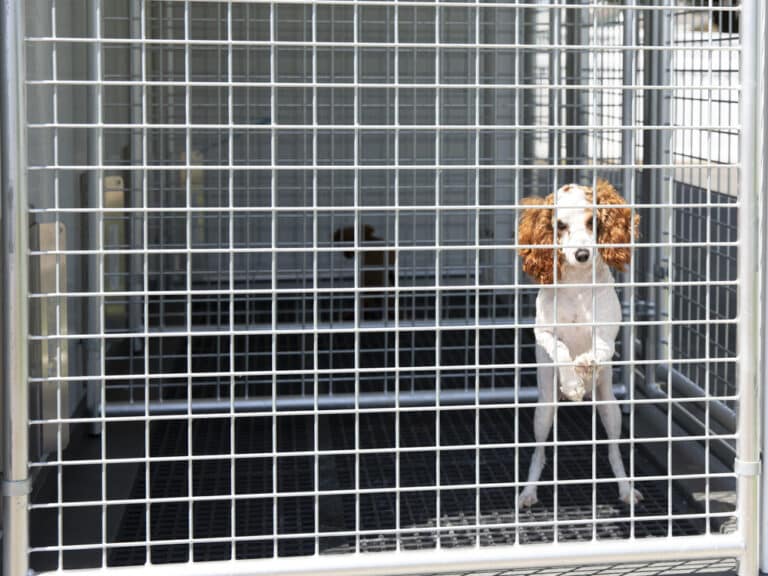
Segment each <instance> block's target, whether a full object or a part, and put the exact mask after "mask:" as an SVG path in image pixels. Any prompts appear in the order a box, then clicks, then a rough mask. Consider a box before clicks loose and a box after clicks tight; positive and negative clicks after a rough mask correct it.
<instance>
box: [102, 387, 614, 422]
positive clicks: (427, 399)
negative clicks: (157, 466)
mask: <svg viewBox="0 0 768 576" xmlns="http://www.w3.org/2000/svg"><path fill="white" fill-rule="evenodd" d="M614 390H615V393H616V396H617V397H624V396H625V395H626V387H625V386H623V385H622V386H616V387H614ZM538 398H539V393H538V389H537V388H533V387H524V388H520V389H519V390H516V389H515V388H492V389H488V390H483V389H480V390H475V389H467V390H442V391H440V392H439V395H438V394H437V393H436V392H435V391H434V390H425V391H405V392H400V393H395V392H379V393H362V392H361V393H360V394H358V395H355V394H327V395H326V394H323V395H319V396H318V397H317V398H316V399H315V398H313V397H312V396H278V397H277V398H276V399H274V400H273V399H272V398H236V399H235V400H234V401H230V400H197V399H195V400H192V402H191V403H190V402H188V401H186V400H165V401H155V400H153V401H151V402H149V403H148V405H147V404H144V403H143V402H108V403H107V405H106V409H105V410H104V414H105V415H106V416H107V417H110V416H126V415H141V414H146V413H147V409H148V410H149V414H189V413H192V414H196V413H203V412H222V413H229V412H230V411H231V410H232V409H234V411H235V412H239V411H244V410H247V411H254V412H268V411H271V410H273V409H277V410H287V411H291V410H312V409H315V408H317V409H318V410H326V409H353V408H387V407H393V406H396V405H397V406H407V407H413V406H424V407H425V408H428V407H430V406H432V407H434V406H442V405H466V406H467V407H472V406H474V405H475V401H478V402H480V403H483V404H492V403H495V402H514V401H515V400H517V401H519V402H536V401H537V400H538Z"/></svg>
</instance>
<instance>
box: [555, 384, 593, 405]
mask: <svg viewBox="0 0 768 576" xmlns="http://www.w3.org/2000/svg"><path fill="white" fill-rule="evenodd" d="M560 393H561V394H562V395H563V397H565V398H566V399H568V400H570V401H571V402H581V401H582V400H583V399H584V395H585V394H586V393H587V390H586V388H585V387H584V383H583V382H582V381H581V380H571V381H570V382H564V383H563V384H561V385H560Z"/></svg>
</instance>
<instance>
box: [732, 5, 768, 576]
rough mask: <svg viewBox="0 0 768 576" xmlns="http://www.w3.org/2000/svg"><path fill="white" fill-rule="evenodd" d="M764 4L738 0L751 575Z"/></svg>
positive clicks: (745, 522)
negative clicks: (760, 95)
mask: <svg viewBox="0 0 768 576" xmlns="http://www.w3.org/2000/svg"><path fill="white" fill-rule="evenodd" d="M764 12H765V4H764V3H763V2H761V1H759V0H744V3H743V4H742V14H741V22H742V29H741V46H742V49H741V143H740V147H739V148H740V150H741V155H742V156H741V171H740V172H741V173H740V179H741V185H740V187H739V216H738V224H739V226H738V233H739V247H738V250H739V255H738V271H739V293H738V296H739V300H738V302H739V323H738V332H737V336H736V341H737V343H738V350H739V358H740V360H741V361H740V362H739V368H738V383H739V392H738V398H739V423H738V440H737V445H736V448H737V459H736V463H735V472H736V473H737V474H738V485H737V489H738V492H737V513H738V526H739V533H740V534H741V536H742V538H743V540H744V553H743V555H742V558H741V562H740V564H739V574H740V575H741V576H753V575H754V574H757V571H758V536H759V533H760V519H759V515H758V506H759V501H758V488H759V479H760V476H759V460H760V443H759V432H758V427H759V423H760V402H759V401H755V400H756V399H759V398H760V388H759V380H758V371H757V364H758V358H759V357H758V342H759V340H758V338H757V336H758V321H757V319H758V315H757V314H752V313H751V312H750V310H755V309H756V308H755V307H756V306H757V305H758V295H759V292H758V282H759V278H760V260H759V258H758V226H759V214H760V211H759V210H758V203H759V199H760V196H761V193H760V191H761V185H762V182H761V179H760V173H759V167H760V162H761V160H762V158H763V156H762V150H761V145H762V139H761V136H762V134H761V132H760V130H759V129H758V124H757V122H758V120H760V105H761V104H762V102H761V100H760V97H759V90H760V89H762V88H763V87H764V86H763V82H764V79H763V78H762V77H761V76H760V74H759V72H760V64H761V58H760V55H759V50H758V49H757V48H758V46H759V42H760V39H761V38H763V39H764V38H765V36H764V34H765V18H764Z"/></svg>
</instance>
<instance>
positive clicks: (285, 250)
mask: <svg viewBox="0 0 768 576" xmlns="http://www.w3.org/2000/svg"><path fill="white" fill-rule="evenodd" d="M293 212H296V211H295V210H294V211H293ZM738 245H739V243H738V242H737V241H734V242H727V241H724V242H646V243H643V244H639V243H629V242H610V243H609V242H603V243H600V244H590V243H587V242H585V243H583V244H582V246H584V247H594V248H665V247H672V246H673V247H675V248H702V247H717V248H726V247H729V246H730V247H737V246H738ZM525 248H535V249H539V250H545V249H547V248H549V249H550V250H554V249H555V248H557V249H560V248H561V247H560V246H559V245H555V244H489V245H483V244H472V245H468V244H458V245H449V246H446V245H441V244H430V245H426V246H425V245H414V246H402V245H401V246H392V247H390V246H387V245H382V246H375V247H370V246H357V247H355V246H328V247H327V248H326V247H314V246H306V247H304V246H299V247H288V246H286V247H278V246H273V247H242V248H235V247H230V246H222V247H220V248H191V247H190V248H134V249H131V248H126V249H100V250H99V249H93V250H55V249H54V250H31V251H30V252H29V255H30V256H45V255H51V256H54V255H57V254H58V255H62V256H87V255H98V254H104V255H110V254H114V255H122V254H137V255H138V254H169V255H173V254H178V255H181V254H259V253H261V254H272V253H277V254H290V253H294V254H295V253H301V254H303V253H317V252H320V253H334V252H336V253H339V254H344V253H346V252H351V251H355V252H358V253H360V254H365V253H367V252H371V253H377V254H378V253H380V252H382V251H387V252H433V251H437V252H464V251H467V250H488V249H496V250H503V249H506V250H520V249H525ZM380 268H384V266H383V265H381V266H380ZM603 283H604V284H607V283H609V282H603ZM569 286H570V284H569Z"/></svg>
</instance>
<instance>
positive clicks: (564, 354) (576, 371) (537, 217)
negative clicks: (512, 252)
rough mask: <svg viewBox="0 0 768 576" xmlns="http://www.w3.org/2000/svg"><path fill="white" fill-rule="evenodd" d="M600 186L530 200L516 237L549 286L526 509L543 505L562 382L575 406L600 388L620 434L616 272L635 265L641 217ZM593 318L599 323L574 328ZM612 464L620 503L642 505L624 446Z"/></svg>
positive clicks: (612, 434) (612, 429) (528, 264)
mask: <svg viewBox="0 0 768 576" xmlns="http://www.w3.org/2000/svg"><path fill="white" fill-rule="evenodd" d="M595 188H596V195H595V194H594V193H593V190H592V188H589V187H586V186H579V185H577V184H568V185H565V186H563V187H561V188H560V189H559V190H558V191H557V192H556V193H554V194H550V195H549V196H547V197H546V198H535V197H531V198H525V199H524V200H523V204H524V205H526V206H527V207H526V208H525V209H524V210H523V212H522V215H521V217H520V220H519V227H518V236H517V241H518V243H519V244H520V245H521V246H522V248H521V249H520V257H521V259H522V264H523V271H524V272H525V273H526V274H528V275H529V276H530V277H532V278H533V279H534V280H536V281H537V282H538V283H539V284H541V285H542V287H541V288H540V289H539V293H538V295H537V297H536V323H535V327H534V334H535V337H536V362H537V363H538V366H537V381H538V389H539V402H540V404H538V405H537V406H536V410H535V414H534V436H535V438H536V442H537V443H538V444H539V445H537V446H536V448H535V450H534V453H533V457H532V459H531V465H530V468H529V471H528V480H527V483H526V485H525V487H524V488H523V490H522V492H521V493H520V497H519V500H518V507H520V508H526V507H530V506H533V505H534V504H536V502H538V499H537V496H536V483H537V482H538V481H539V478H540V476H541V472H542V469H543V468H544V464H545V461H546V458H545V452H544V446H543V445H542V443H543V442H546V440H547V437H548V436H549V433H550V430H551V429H552V422H553V419H554V412H555V405H554V401H555V398H554V389H555V382H558V383H559V391H560V396H561V398H564V399H567V400H570V401H573V402H579V401H581V400H583V399H584V398H585V397H590V396H591V395H592V392H593V388H595V398H596V399H597V400H599V401H601V403H600V404H598V405H597V410H598V412H599V413H600V419H601V420H602V422H603V426H604V428H605V431H606V434H607V436H608V438H609V440H613V441H616V440H618V439H619V437H620V436H621V410H620V408H619V406H618V405H617V404H616V403H615V402H614V401H615V400H616V397H615V396H614V394H613V383H612V370H611V366H610V365H609V363H610V361H611V359H612V358H613V355H614V351H615V342H616V336H617V335H618V332H619V325H618V323H619V322H620V321H621V304H620V302H619V298H618V295H617V294H616V290H615V288H614V285H613V284H614V279H613V274H612V272H611V269H612V268H613V269H615V270H618V271H623V270H624V269H625V267H626V266H627V264H629V262H630V259H631V255H632V253H631V250H630V246H629V244H630V242H631V241H632V239H633V238H635V237H636V236H637V233H638V227H639V224H640V218H639V216H638V215H637V214H635V215H634V216H633V215H632V210H631V209H630V208H629V207H625V206H623V205H625V204H626V202H625V200H624V199H623V198H622V197H621V196H620V195H619V193H618V192H617V191H616V189H615V188H614V187H613V186H611V184H609V183H608V182H607V181H605V180H598V182H597V185H596V187H595ZM603 205H607V206H606V207H601V206H603ZM549 206H551V208H550V207H549ZM537 245H546V246H547V247H541V248H538V247H536V246H537ZM555 253H556V255H555ZM571 284H577V285H576V286H571ZM585 284H586V285H590V286H585ZM553 285H554V286H553ZM555 294H557V296H555ZM555 298H556V302H555ZM593 321H594V326H592V325H587V326H584V325H581V326H574V325H573V324H576V323H581V324H584V323H592V322H593ZM601 321H604V322H610V324H601V323H600V322H601ZM553 364H556V366H555V365H553ZM602 402H605V403H602ZM608 460H609V462H610V464H611V469H612V470H613V474H614V476H615V477H616V479H617V480H618V484H619V498H620V499H621V501H622V502H624V503H625V504H631V503H632V504H636V503H638V502H639V501H640V500H642V498H643V496H642V494H641V493H640V492H639V491H638V490H635V489H633V488H632V487H631V485H630V483H629V481H628V480H627V474H626V472H625V470H624V464H623V462H622V460H621V454H620V452H619V446H618V444H617V443H610V444H609V445H608Z"/></svg>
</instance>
